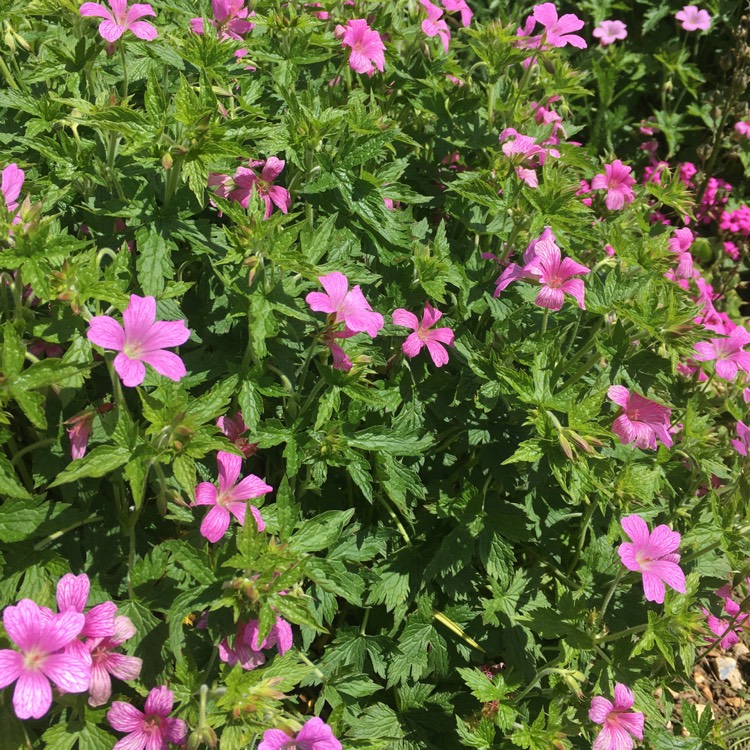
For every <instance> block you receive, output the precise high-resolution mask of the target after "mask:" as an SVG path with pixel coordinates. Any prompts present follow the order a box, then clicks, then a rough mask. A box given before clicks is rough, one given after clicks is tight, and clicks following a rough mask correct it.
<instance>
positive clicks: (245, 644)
mask: <svg viewBox="0 0 750 750" xmlns="http://www.w3.org/2000/svg"><path fill="white" fill-rule="evenodd" d="M258 635H259V633H258V621H257V620H250V621H249V622H246V623H238V625H237V634H236V636H235V638H234V647H231V646H230V645H229V641H228V640H227V639H226V638H224V640H222V641H221V643H220V644H219V658H220V659H221V660H222V661H223V662H225V663H226V664H229V666H230V667H232V666H234V665H235V664H239V665H240V666H241V667H242V669H246V670H248V671H250V670H252V669H255V668H256V667H259V666H261V665H262V664H265V663H266V655H265V654H264V653H263V651H264V649H268V648H273V647H274V646H276V648H277V649H278V652H279V655H280V656H283V655H284V654H285V653H286V652H287V651H288V650H289V649H290V648H291V647H292V643H293V634H292V626H291V625H290V624H289V623H288V622H287V621H286V620H284V619H283V618H281V617H277V618H276V622H275V624H274V626H273V627H272V628H271V632H270V633H269V634H268V635H267V636H266V638H265V640H264V641H263V643H258Z"/></svg>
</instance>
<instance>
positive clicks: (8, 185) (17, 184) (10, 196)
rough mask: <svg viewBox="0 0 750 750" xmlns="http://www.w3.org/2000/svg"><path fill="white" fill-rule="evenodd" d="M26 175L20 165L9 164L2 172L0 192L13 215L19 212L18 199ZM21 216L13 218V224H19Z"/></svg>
mask: <svg viewBox="0 0 750 750" xmlns="http://www.w3.org/2000/svg"><path fill="white" fill-rule="evenodd" d="M24 178H25V175H24V171H23V169H19V168H18V164H16V163H13V164H8V166H7V167H5V169H4V170H3V172H2V182H1V183H0V192H2V194H3V198H4V199H5V207H6V208H7V209H8V211H9V212H10V213H11V214H14V213H15V212H16V211H17V210H18V198H19V196H20V195H21V188H22V187H23V181H24ZM20 221H21V217H20V216H15V217H14V218H13V221H12V223H13V224H19V223H20Z"/></svg>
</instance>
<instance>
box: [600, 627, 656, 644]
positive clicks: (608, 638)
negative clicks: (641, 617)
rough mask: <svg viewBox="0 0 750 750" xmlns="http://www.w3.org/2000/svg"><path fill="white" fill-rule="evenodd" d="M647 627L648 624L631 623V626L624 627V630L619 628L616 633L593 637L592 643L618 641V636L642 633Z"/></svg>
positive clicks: (623, 636)
mask: <svg viewBox="0 0 750 750" xmlns="http://www.w3.org/2000/svg"><path fill="white" fill-rule="evenodd" d="M647 628H648V625H633V627H632V628H626V629H625V630H620V631H618V632H617V633H610V634H609V635H603V636H601V637H599V638H594V643H608V642H609V641H618V640H620V638H625V637H626V636H628V635H633V634H634V633H642V632H643V631H644V630H646V629H647Z"/></svg>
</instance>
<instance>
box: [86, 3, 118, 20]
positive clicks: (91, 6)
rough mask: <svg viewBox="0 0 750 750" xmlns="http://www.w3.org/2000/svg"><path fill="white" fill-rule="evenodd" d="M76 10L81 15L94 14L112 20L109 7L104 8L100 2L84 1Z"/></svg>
mask: <svg viewBox="0 0 750 750" xmlns="http://www.w3.org/2000/svg"><path fill="white" fill-rule="evenodd" d="M78 12H79V13H80V14H81V15H82V16H96V17H97V18H108V19H109V20H110V21H114V20H115V19H114V16H113V15H112V11H110V10H109V8H105V7H104V6H103V5H102V4H101V3H84V4H83V5H82V6H81V7H80V8H79V9H78Z"/></svg>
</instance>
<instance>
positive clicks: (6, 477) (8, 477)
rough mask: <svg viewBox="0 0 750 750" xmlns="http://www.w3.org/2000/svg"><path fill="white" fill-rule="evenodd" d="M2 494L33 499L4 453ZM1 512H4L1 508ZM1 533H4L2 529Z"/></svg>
mask: <svg viewBox="0 0 750 750" xmlns="http://www.w3.org/2000/svg"><path fill="white" fill-rule="evenodd" d="M0 496H4V497H6V498H8V497H18V498H23V499H25V500H29V499H31V495H29V493H28V492H27V491H26V488H25V487H24V486H23V485H22V484H21V482H20V481H19V480H18V477H17V476H16V472H15V470H14V469H13V465H12V464H11V462H10V461H9V460H8V458H7V457H6V456H5V454H4V453H0ZM0 512H2V509H1V508H0ZM0 533H2V531H1V530H0Z"/></svg>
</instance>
